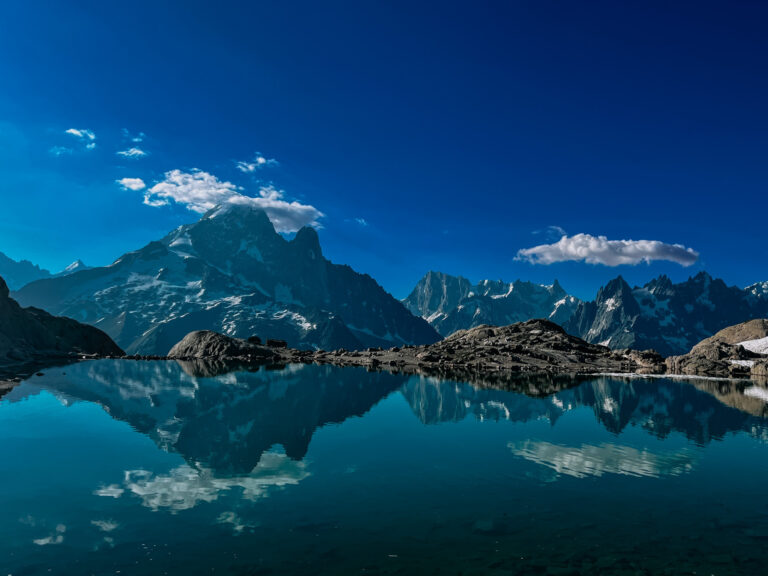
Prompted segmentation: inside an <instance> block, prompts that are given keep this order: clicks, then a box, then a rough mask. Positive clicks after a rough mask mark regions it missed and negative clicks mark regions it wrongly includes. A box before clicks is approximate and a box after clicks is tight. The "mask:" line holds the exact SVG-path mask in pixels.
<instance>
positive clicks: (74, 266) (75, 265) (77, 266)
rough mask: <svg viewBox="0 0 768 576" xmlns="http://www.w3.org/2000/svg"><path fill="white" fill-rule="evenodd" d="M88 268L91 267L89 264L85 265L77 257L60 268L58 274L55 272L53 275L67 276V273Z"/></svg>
mask: <svg viewBox="0 0 768 576" xmlns="http://www.w3.org/2000/svg"><path fill="white" fill-rule="evenodd" d="M90 269H91V267H90V266H86V265H85V264H84V263H83V261H82V260H79V259H78V260H75V261H74V262H72V264H70V265H69V266H67V267H66V268H64V270H62V271H61V272H59V273H58V274H55V276H68V275H69V274H74V273H75V272H80V271H81V270H90Z"/></svg>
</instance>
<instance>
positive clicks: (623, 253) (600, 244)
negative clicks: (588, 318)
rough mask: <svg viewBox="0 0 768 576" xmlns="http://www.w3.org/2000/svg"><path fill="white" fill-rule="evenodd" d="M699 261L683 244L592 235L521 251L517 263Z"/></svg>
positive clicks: (619, 263) (616, 263) (581, 235)
mask: <svg viewBox="0 0 768 576" xmlns="http://www.w3.org/2000/svg"><path fill="white" fill-rule="evenodd" d="M698 259H699V253H698V252H696V251H695V250H693V249H691V248H686V247H685V246H683V245H682V244H665V243H664V242H659V241H658V240H608V238H606V237H605V236H592V235H591V234H576V235H575V236H570V237H569V236H563V237H562V238H560V240H559V241H557V242H555V243H554V244H542V245H540V246H534V247H532V248H525V249H523V250H520V251H519V252H518V253H517V257H516V260H525V261H527V262H530V263H531V264H544V265H549V264H554V263H556V262H569V261H583V262H587V263H589V264H604V265H605V266H619V265H622V264H639V263H641V262H648V263H650V262H653V261H655V260H668V261H670V262H676V263H677V264H680V265H682V266H691V265H692V264H694V263H695V262H696V261H697V260H698Z"/></svg>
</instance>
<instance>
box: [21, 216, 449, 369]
mask: <svg viewBox="0 0 768 576" xmlns="http://www.w3.org/2000/svg"><path fill="white" fill-rule="evenodd" d="M16 297H17V299H18V300H19V301H20V302H22V303H23V304H24V305H25V306H37V307H40V308H44V309H46V310H48V311H49V312H51V313H54V314H61V315H66V316H69V317H72V318H76V319H78V320H80V321H82V322H86V323H89V324H92V325H94V326H97V327H99V328H101V329H102V330H104V331H105V332H107V333H108V334H109V335H110V336H112V337H113V338H114V339H115V341H116V342H118V343H119V344H120V345H121V346H122V347H123V348H124V349H125V350H126V351H127V352H129V353H140V354H166V353H167V352H168V351H169V350H170V348H171V347H172V346H173V345H174V344H175V343H176V342H178V341H179V340H181V339H182V338H183V337H184V336H185V335H186V334H187V333H188V332H190V331H192V330H200V329H208V330H215V331H218V332H223V333H225V334H229V335H231V336H236V337H248V336H252V335H258V336H260V337H262V338H265V337H269V338H282V339H284V340H287V341H288V343H289V344H290V345H292V346H297V347H312V346H318V347H323V348H336V347H346V348H360V347H365V346H379V345H381V346H394V345H403V344H427V343H432V342H434V341H436V340H438V339H439V335H438V334H437V333H436V332H435V331H434V330H433V329H432V328H431V327H430V326H429V324H427V323H426V322H425V321H424V320H422V319H421V318H417V317H414V316H413V315H412V314H411V313H410V312H408V310H406V309H405V307H404V306H403V305H402V304H401V303H400V302H398V301H397V300H396V299H395V298H393V297H392V296H391V295H390V294H388V293H387V292H385V291H384V289H383V288H382V287H381V286H379V285H378V284H377V283H376V282H375V281H374V280H373V279H372V278H371V277H370V276H368V275H366V274H359V273H357V272H355V271H354V270H352V269H351V268H350V267H348V266H340V265H337V264H333V263H331V262H330V261H328V260H326V259H325V258H324V257H323V253H322V250H321V248H320V242H319V239H318V236H317V232H316V231H315V230H314V229H313V228H308V227H305V228H302V229H301V230H299V231H298V233H297V234H296V236H295V237H294V238H293V239H292V240H290V241H288V240H286V239H285V238H284V237H283V236H281V235H280V234H278V233H277V232H275V228H274V226H273V225H272V223H271V222H270V220H269V218H268V217H267V215H266V214H265V213H264V212H263V211H261V210H259V209H256V208H253V207H248V206H243V205H235V204H226V205H222V206H217V207H216V208H213V209H212V210H210V211H208V212H207V213H206V214H204V215H203V217H202V218H201V219H200V220H199V221H197V222H195V223H193V224H189V225H185V226H180V227H179V228H177V229H176V230H174V231H173V232H171V233H170V234H168V235H167V236H166V237H165V238H163V239H162V240H159V241H156V242H150V243H149V244H148V245H147V246H145V247H144V248H142V249H140V250H137V251H135V252H129V253H128V254H125V255H123V256H122V257H120V258H118V259H117V260H116V261H115V262H114V263H112V264H111V265H109V266H106V267H99V268H91V269H89V270H82V271H79V272H77V273H74V274H70V275H68V276H64V277H60V278H51V279H46V280H40V281H37V282H34V283H32V284H29V285H27V286H25V287H24V288H23V289H22V290H20V291H19V292H18V293H17V294H16Z"/></svg>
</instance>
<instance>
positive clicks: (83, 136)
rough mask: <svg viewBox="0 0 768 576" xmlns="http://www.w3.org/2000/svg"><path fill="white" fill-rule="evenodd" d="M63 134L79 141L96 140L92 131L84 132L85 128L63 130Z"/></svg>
mask: <svg viewBox="0 0 768 576" xmlns="http://www.w3.org/2000/svg"><path fill="white" fill-rule="evenodd" d="M64 133H65V134H70V135H71V136H74V137H75V138H79V139H80V140H89V141H91V142H93V141H94V140H96V134H94V133H93V130H86V129H85V128H69V129H68V130H64Z"/></svg>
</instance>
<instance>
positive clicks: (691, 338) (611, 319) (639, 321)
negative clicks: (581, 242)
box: [563, 272, 768, 356]
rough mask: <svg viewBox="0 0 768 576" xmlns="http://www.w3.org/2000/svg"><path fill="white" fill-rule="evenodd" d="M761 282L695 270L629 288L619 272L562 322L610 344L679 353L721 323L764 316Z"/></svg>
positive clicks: (766, 300) (767, 302)
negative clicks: (743, 283)
mask: <svg viewBox="0 0 768 576" xmlns="http://www.w3.org/2000/svg"><path fill="white" fill-rule="evenodd" d="M767 294H768V290H767V291H763V289H762V285H757V284H756V285H754V286H750V287H749V288H747V289H741V288H738V287H736V286H727V285H726V284H725V282H723V281H722V280H720V279H713V278H712V277H711V276H710V275H709V274H707V273H706V272H700V273H699V274H697V275H696V276H694V277H691V278H689V279H688V280H686V281H685V282H681V283H678V284H673V283H672V281H671V280H670V279H669V278H668V277H667V276H659V277H658V278H656V279H654V280H651V281H650V282H648V283H647V284H645V285H644V286H642V287H640V286H635V287H634V288H632V287H630V286H629V284H627V282H626V281H625V280H624V279H623V278H622V277H621V276H619V277H618V278H616V279H614V280H612V281H611V282H609V283H608V284H606V285H605V286H604V287H602V288H601V289H600V291H599V292H598V294H597V297H596V298H595V300H593V301H591V302H581V303H579V304H578V306H577V307H576V310H575V312H574V313H573V316H572V317H571V318H570V319H569V320H568V321H567V322H565V323H564V324H563V326H564V328H565V329H566V330H567V331H568V332H569V333H571V334H574V335H576V336H579V337H581V338H583V339H584V340H586V341H588V342H592V343H596V344H602V345H605V346H609V347H611V348H613V349H621V348H635V349H649V348H650V349H654V350H657V351H658V352H660V353H661V354H662V355H664V356H671V355H676V354H685V353H686V352H687V351H688V350H690V349H691V348H692V347H693V346H694V345H695V344H696V343H698V342H699V341H700V340H703V339H704V338H707V337H709V336H711V335H712V334H714V333H715V332H717V331H718V330H721V329H723V328H725V327H727V326H731V325H734V324H738V323H740V322H744V321H747V320H751V319H754V318H761V317H765V316H768V297H767V296H766V295H767Z"/></svg>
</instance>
